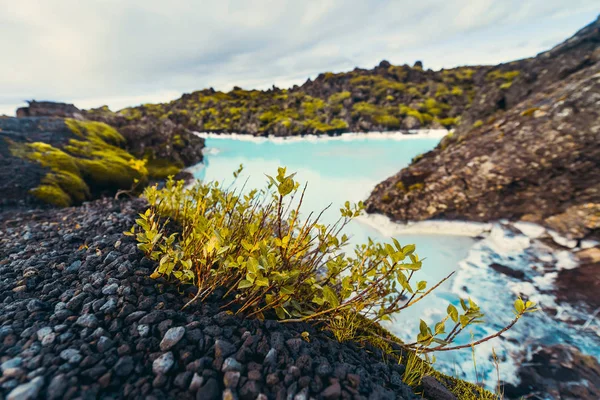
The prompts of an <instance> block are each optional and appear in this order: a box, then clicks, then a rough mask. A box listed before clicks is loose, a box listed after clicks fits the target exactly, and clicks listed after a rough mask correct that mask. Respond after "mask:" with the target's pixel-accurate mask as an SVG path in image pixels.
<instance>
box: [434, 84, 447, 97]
mask: <svg viewBox="0 0 600 400" xmlns="http://www.w3.org/2000/svg"><path fill="white" fill-rule="evenodd" d="M449 93H450V90H448V86H446V85H444V84H443V83H438V85H437V89H436V91H435V97H443V96H446V95H447V94H449Z"/></svg>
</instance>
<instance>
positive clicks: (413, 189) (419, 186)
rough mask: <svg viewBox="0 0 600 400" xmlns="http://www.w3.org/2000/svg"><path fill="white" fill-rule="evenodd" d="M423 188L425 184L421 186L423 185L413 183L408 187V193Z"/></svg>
mask: <svg viewBox="0 0 600 400" xmlns="http://www.w3.org/2000/svg"><path fill="white" fill-rule="evenodd" d="M424 187H425V184H423V183H414V184H412V185H410V186H409V187H408V191H409V192H412V191H415V190H421V189H423V188H424Z"/></svg>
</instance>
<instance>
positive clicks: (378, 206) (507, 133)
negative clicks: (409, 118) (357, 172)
mask: <svg viewBox="0 0 600 400" xmlns="http://www.w3.org/2000/svg"><path fill="white" fill-rule="evenodd" d="M495 70H496V71H500V72H499V73H497V75H498V76H501V74H502V71H507V70H517V71H519V74H518V76H517V77H516V78H515V79H514V80H513V81H512V83H511V84H509V85H505V86H504V88H497V89H495V88H493V87H486V85H483V86H482V87H481V89H480V90H479V91H478V93H477V95H476V96H475V99H474V101H473V104H472V106H471V107H470V109H469V110H468V111H467V112H466V113H465V114H464V115H463V119H462V120H463V122H462V123H461V125H460V126H459V128H458V129H457V130H456V131H455V132H454V133H453V134H450V135H448V136H447V137H445V138H444V139H443V140H442V141H441V143H440V144H439V145H438V147H436V148H435V149H434V150H432V151H430V152H428V153H426V154H424V155H422V156H421V157H419V158H418V159H417V160H415V161H414V162H413V163H412V164H411V165H410V166H409V167H407V168H405V169H403V170H402V171H400V172H399V173H398V174H396V175H394V176H392V177H390V178H388V179H387V180H386V181H384V182H382V183H380V184H379V185H377V187H376V188H375V189H374V190H373V192H372V194H371V196H370V197H369V199H368V200H367V208H368V211H369V212H378V213H383V214H386V215H388V216H390V217H391V218H392V219H394V220H401V221H404V220H425V219H436V218H445V219H466V220H474V221H490V220H496V219H501V218H508V219H513V220H517V219H522V220H528V221H534V222H538V223H542V224H544V225H545V226H548V227H550V228H552V229H555V230H557V231H558V232H560V233H563V234H566V235H568V236H570V237H572V238H584V237H590V236H597V235H598V232H599V229H600V18H599V19H598V20H596V21H595V22H594V23H592V24H590V25H589V26H587V27H585V28H584V29H582V30H581V31H579V32H578V33H577V34H576V35H575V36H573V37H572V38H570V39H569V40H567V41H566V42H564V43H563V44H561V45H558V46H556V47H555V48H553V49H552V50H550V51H548V52H545V53H541V54H540V55H538V56H537V57H535V58H531V59H526V60H521V61H517V62H514V63H511V64H506V65H500V66H498V67H496V69H495Z"/></svg>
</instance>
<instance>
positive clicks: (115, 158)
mask: <svg viewBox="0 0 600 400" xmlns="http://www.w3.org/2000/svg"><path fill="white" fill-rule="evenodd" d="M65 123H66V124H67V126H68V128H69V129H70V130H71V131H72V132H73V133H74V134H75V135H76V136H78V137H79V138H80V139H71V140H69V142H68V144H67V145H65V146H64V148H62V149H59V148H56V147H53V146H51V145H50V144H47V143H42V142H34V143H19V144H17V143H13V142H11V143H10V144H9V149H10V151H11V153H12V154H13V155H14V156H16V157H20V158H23V159H27V160H29V161H32V162H35V163H37V164H39V165H41V166H42V167H44V168H47V169H48V170H49V171H48V172H47V173H46V175H45V176H44V177H43V178H42V180H41V182H40V186H38V187H37V188H35V189H33V190H32V194H33V195H34V196H35V197H37V198H38V199H40V200H42V201H44V202H47V203H50V204H54V205H58V206H68V205H71V204H77V203H81V202H82V201H84V200H86V199H89V198H91V192H92V191H94V192H97V191H102V190H105V189H108V190H116V189H129V188H131V187H132V186H133V184H134V183H135V182H136V181H144V180H145V179H146V176H147V174H148V171H147V169H146V167H145V165H144V164H145V163H144V161H142V160H139V159H137V158H135V157H134V156H132V155H131V154H130V153H128V152H127V151H125V150H124V149H122V148H120V147H117V144H123V143H124V142H125V139H124V138H123V136H121V135H120V134H119V133H118V132H117V131H116V130H115V129H113V128H112V127H110V126H108V125H106V124H103V123H99V122H90V121H78V120H73V119H66V120H65ZM91 188H92V189H93V190H91Z"/></svg>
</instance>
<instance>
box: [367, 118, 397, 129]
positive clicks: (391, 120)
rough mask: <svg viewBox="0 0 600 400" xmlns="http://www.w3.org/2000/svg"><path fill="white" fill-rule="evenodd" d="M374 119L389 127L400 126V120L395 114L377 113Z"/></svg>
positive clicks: (395, 127)
mask: <svg viewBox="0 0 600 400" xmlns="http://www.w3.org/2000/svg"><path fill="white" fill-rule="evenodd" d="M373 121H374V122H375V123H376V124H378V125H381V126H383V127H385V128H387V129H398V128H400V120H399V119H398V118H396V117H394V116H393V115H375V116H374V117H373Z"/></svg>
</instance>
